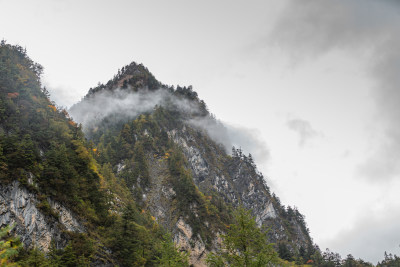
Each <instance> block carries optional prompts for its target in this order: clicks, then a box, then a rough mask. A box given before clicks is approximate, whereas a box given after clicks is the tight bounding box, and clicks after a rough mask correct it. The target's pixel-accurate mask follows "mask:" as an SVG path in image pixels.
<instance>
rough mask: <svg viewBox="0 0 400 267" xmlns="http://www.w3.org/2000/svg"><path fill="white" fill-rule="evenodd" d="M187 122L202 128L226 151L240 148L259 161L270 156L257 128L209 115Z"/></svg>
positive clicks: (263, 160)
mask: <svg viewBox="0 0 400 267" xmlns="http://www.w3.org/2000/svg"><path fill="white" fill-rule="evenodd" d="M189 124H191V125H194V126H196V127H199V128H201V129H204V130H205V131H206V132H207V134H208V135H209V136H210V137H211V138H212V139H213V140H214V141H215V142H217V143H219V144H222V145H223V146H224V148H225V150H226V152H227V153H230V151H231V149H232V147H233V146H234V147H236V148H241V149H242V150H243V152H244V153H245V154H252V157H253V158H254V159H255V160H256V161H257V162H259V163H261V162H265V161H267V160H268V159H269V157H270V152H269V149H268V147H267V144H266V143H265V142H264V140H263V139H262V138H261V134H260V133H259V131H258V130H257V129H249V128H245V127H240V126H234V125H231V124H229V123H226V122H221V121H219V120H216V119H214V118H210V117H202V118H196V119H193V120H190V121H189Z"/></svg>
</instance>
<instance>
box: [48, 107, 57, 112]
mask: <svg viewBox="0 0 400 267" xmlns="http://www.w3.org/2000/svg"><path fill="white" fill-rule="evenodd" d="M47 106H48V107H49V108H51V109H52V110H53V111H54V112H56V111H57V108H56V107H55V106H53V105H47Z"/></svg>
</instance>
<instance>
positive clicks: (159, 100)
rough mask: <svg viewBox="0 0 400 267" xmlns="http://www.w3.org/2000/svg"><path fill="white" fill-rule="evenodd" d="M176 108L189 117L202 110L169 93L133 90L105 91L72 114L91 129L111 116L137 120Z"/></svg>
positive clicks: (85, 102)
mask: <svg viewBox="0 0 400 267" xmlns="http://www.w3.org/2000/svg"><path fill="white" fill-rule="evenodd" d="M168 104H173V105H174V106H175V107H176V108H178V109H179V110H181V111H182V112H186V113H193V112H196V111H198V110H199V108H198V105H197V104H196V103H195V102H192V101H189V100H187V99H185V98H178V97H175V96H174V95H172V94H171V93H169V92H168V91H166V90H156V91H140V92H137V93H133V92H131V91H129V90H120V89H117V90H113V91H107V90H105V91H102V92H100V93H96V94H95V95H94V96H92V97H90V98H87V99H85V100H84V101H82V102H81V103H79V104H78V105H74V106H72V107H71V109H70V110H69V113H70V114H71V116H72V118H73V119H74V120H75V121H77V122H79V123H82V125H83V128H84V129H87V128H90V127H92V126H94V125H95V124H96V123H98V122H100V121H102V120H103V119H104V118H105V117H107V116H109V115H114V116H118V117H120V118H122V119H127V118H134V117H136V116H138V115H140V114H142V113H145V112H150V111H152V110H153V109H154V107H155V106H157V105H160V106H163V105H168Z"/></svg>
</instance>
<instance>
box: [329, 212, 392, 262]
mask: <svg viewBox="0 0 400 267" xmlns="http://www.w3.org/2000/svg"><path fill="white" fill-rule="evenodd" d="M399 208H400V207H399V206H391V207H386V208H385V209H384V210H381V211H380V212H376V211H375V212H374V211H372V210H368V211H366V212H364V213H363V214H362V215H360V216H359V218H358V220H357V221H356V222H355V223H354V224H353V227H352V228H350V229H347V230H344V231H342V232H340V233H339V234H338V235H337V236H336V237H335V238H334V239H333V240H331V241H328V242H326V243H327V244H328V245H329V247H331V248H334V249H336V250H338V252H339V253H341V255H342V256H345V255H347V254H352V255H353V256H354V257H356V258H360V257H361V258H363V259H364V260H368V261H370V262H373V263H375V264H376V263H377V261H382V260H383V258H384V257H383V254H384V252H385V251H387V252H388V253H394V254H397V255H399V254H400V249H399V245H400V224H399V223H398V222H399V221H400V213H399V212H398V210H399Z"/></svg>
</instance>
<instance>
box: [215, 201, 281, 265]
mask: <svg viewBox="0 0 400 267" xmlns="http://www.w3.org/2000/svg"><path fill="white" fill-rule="evenodd" d="M234 221H235V223H234V224H231V225H230V226H229V228H228V230H227V233H226V234H225V235H222V239H223V247H222V250H220V251H219V252H217V253H210V254H209V256H208V257H207V263H208V264H209V265H210V266H215V267H217V266H218V267H219V266H237V267H239V266H240V267H243V266H244V267H250V266H269V265H273V264H274V263H277V262H278V255H277V253H276V252H275V250H274V248H273V244H271V243H269V242H268V239H267V233H266V232H263V231H262V230H261V229H260V228H258V227H257V223H256V221H255V219H254V217H253V216H252V215H251V213H250V211H248V210H245V209H244V208H242V207H240V208H239V209H238V210H237V211H236V212H235V214H234Z"/></svg>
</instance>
